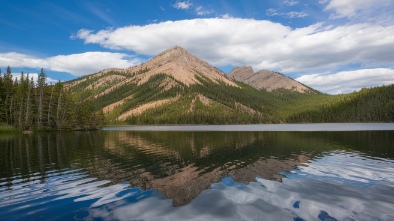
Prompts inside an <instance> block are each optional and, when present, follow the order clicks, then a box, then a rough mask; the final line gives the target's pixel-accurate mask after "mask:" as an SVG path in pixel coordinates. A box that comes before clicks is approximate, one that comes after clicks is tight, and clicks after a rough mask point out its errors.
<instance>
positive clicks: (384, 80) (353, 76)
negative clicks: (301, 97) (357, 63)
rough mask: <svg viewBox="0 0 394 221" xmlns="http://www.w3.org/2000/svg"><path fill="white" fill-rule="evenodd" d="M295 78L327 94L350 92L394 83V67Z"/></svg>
mask: <svg viewBox="0 0 394 221" xmlns="http://www.w3.org/2000/svg"><path fill="white" fill-rule="evenodd" d="M296 80H297V81H299V82H301V83H303V84H306V85H308V86H310V87H312V88H315V89H317V90H320V91H322V92H325V93H329V94H341V93H350V92H353V91H359V90H360V89H361V88H364V87H366V88H368V87H373V86H376V85H390V84H394V69H387V68H375V69H361V70H355V71H342V72H339V73H335V74H330V73H328V74H327V73H325V74H310V75H303V76H301V77H299V78H297V79H296Z"/></svg>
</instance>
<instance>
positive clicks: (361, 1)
mask: <svg viewBox="0 0 394 221" xmlns="http://www.w3.org/2000/svg"><path fill="white" fill-rule="evenodd" d="M327 2H328V5H327V6H326V7H325V9H324V10H325V11H331V12H333V13H332V14H331V18H351V17H354V16H355V15H356V14H357V13H359V12H361V11H371V10H376V9H378V8H384V7H388V6H389V5H391V6H393V5H394V4H393V1H392V0H357V1H354V0H326V1H320V3H321V4H325V3H327Z"/></svg>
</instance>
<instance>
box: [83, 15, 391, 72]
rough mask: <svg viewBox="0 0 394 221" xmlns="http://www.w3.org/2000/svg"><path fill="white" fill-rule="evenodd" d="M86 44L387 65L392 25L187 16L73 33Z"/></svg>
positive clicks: (274, 66)
mask: <svg viewBox="0 0 394 221" xmlns="http://www.w3.org/2000/svg"><path fill="white" fill-rule="evenodd" d="M76 37H77V38H80V39H84V40H85V43H86V44H89V43H94V44H100V45H101V46H103V47H106V48H111V49H126V50H132V51H135V52H137V53H139V54H145V55H156V54H158V53H160V52H162V51H164V50H166V49H168V48H170V47H173V46H174V45H179V46H181V47H184V48H186V49H187V50H189V51H190V52H191V53H193V54H195V55H197V56H198V57H200V58H202V59H204V60H206V61H208V62H209V63H211V64H213V65H216V66H222V65H251V66H253V67H254V68H255V69H271V70H276V71H281V72H290V71H291V72H294V71H302V70H310V69H320V68H329V67H336V66H339V65H348V64H361V65H364V66H366V67H374V66H375V67H376V66H377V65H382V64H383V65H392V58H393V57H394V25H393V26H382V25H373V24H368V23H365V24H355V25H344V26H338V27H332V26H324V25H323V24H314V25H311V26H308V27H304V28H297V29H291V28H290V27H288V26H284V25H282V24H279V23H274V22H271V21H264V20H254V19H237V18H231V19H221V18H212V19H192V20H180V21H167V22H162V23H157V24H150V25H145V26H127V27H122V28H117V29H114V30H101V31H98V32H93V31H90V30H86V29H81V30H80V31H79V32H78V34H77V35H76Z"/></svg>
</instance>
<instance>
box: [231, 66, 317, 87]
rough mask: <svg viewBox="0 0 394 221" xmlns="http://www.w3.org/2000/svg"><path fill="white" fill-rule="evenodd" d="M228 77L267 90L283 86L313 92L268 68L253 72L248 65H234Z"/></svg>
mask: <svg viewBox="0 0 394 221" xmlns="http://www.w3.org/2000/svg"><path fill="white" fill-rule="evenodd" d="M228 77H229V78H231V79H234V80H236V81H240V82H243V83H245V84H248V85H250V86H252V87H254V88H256V89H259V90H260V89H266V90H267V91H273V90H275V89H279V88H284V89H287V90H292V91H297V92H300V93H315V90H314V89H312V88H310V87H308V86H305V85H303V84H302V83H300V82H298V81H296V80H294V79H292V78H290V77H288V76H285V75H283V74H281V73H278V72H273V71H269V70H259V71H257V72H254V71H253V68H252V67H250V66H241V67H234V68H233V69H232V70H231V71H230V73H229V74H228Z"/></svg>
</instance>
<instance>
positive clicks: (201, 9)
mask: <svg viewBox="0 0 394 221" xmlns="http://www.w3.org/2000/svg"><path fill="white" fill-rule="evenodd" d="M195 12H196V14H197V15H201V16H202V15H209V14H212V13H213V10H206V9H205V8H204V7H202V6H197V7H196V9H195Z"/></svg>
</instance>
